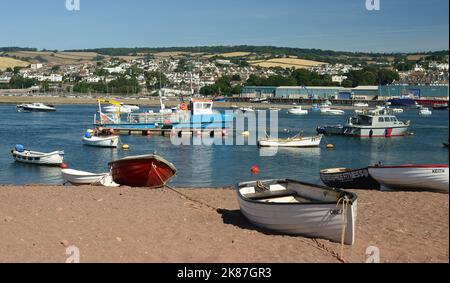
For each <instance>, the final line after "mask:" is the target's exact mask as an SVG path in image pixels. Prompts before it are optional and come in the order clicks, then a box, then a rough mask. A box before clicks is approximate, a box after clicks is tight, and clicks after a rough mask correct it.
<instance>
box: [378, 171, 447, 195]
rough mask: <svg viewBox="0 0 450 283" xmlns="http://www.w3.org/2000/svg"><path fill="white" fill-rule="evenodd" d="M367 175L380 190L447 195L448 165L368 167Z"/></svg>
mask: <svg viewBox="0 0 450 283" xmlns="http://www.w3.org/2000/svg"><path fill="white" fill-rule="evenodd" d="M369 174H370V176H372V178H374V179H375V180H377V182H379V183H380V184H381V189H382V190H429V191H436V192H446V193H448V187H449V175H448V174H449V171H448V165H428V164H417V165H415V164H408V165H401V166H370V167H369Z"/></svg>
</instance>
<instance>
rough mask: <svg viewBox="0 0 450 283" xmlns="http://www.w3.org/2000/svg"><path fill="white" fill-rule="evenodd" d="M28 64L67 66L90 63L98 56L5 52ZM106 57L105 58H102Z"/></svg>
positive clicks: (73, 53)
mask: <svg viewBox="0 0 450 283" xmlns="http://www.w3.org/2000/svg"><path fill="white" fill-rule="evenodd" d="M5 54H7V55H8V56H15V57H17V58H20V59H22V60H26V61H28V62H30V63H46V64H49V65H69V64H82V63H86V62H91V61H92V60H93V59H94V58H95V57H96V56H99V55H100V54H98V53H95V52H56V53H55V52H51V51H18V52H6V53H5ZM103 57H107V56H103Z"/></svg>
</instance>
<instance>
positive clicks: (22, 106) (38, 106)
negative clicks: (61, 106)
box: [17, 103, 56, 112]
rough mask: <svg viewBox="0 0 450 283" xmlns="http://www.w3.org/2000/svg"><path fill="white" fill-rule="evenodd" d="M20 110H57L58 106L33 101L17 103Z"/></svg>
mask: <svg viewBox="0 0 450 283" xmlns="http://www.w3.org/2000/svg"><path fill="white" fill-rule="evenodd" d="M17 109H18V110H19V111H25V112H55V111H56V108H55V107H54V106H53V105H45V104H43V103H31V104H20V105H17Z"/></svg>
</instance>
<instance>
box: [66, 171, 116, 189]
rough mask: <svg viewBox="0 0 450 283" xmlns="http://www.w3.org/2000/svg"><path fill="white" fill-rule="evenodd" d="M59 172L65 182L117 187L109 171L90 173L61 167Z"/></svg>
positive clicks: (76, 184)
mask: <svg viewBox="0 0 450 283" xmlns="http://www.w3.org/2000/svg"><path fill="white" fill-rule="evenodd" d="M61 174H62V176H63V179H64V180H65V181H66V182H69V183H71V184H72V185H75V186H83V185H93V186H105V187H118V186H119V184H116V183H115V182H114V181H113V179H112V176H111V174H110V173H101V174H96V173H90V172H84V171H78V170H73V169H62V170H61Z"/></svg>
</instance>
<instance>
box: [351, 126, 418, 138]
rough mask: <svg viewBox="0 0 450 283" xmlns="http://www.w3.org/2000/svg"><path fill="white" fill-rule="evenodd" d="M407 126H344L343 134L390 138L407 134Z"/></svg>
mask: <svg viewBox="0 0 450 283" xmlns="http://www.w3.org/2000/svg"><path fill="white" fill-rule="evenodd" d="M408 129H409V126H407V125H405V126H399V127H345V129H344V132H343V134H344V135H347V136H354V137H360V138H391V137H401V136H406V135H407V134H408Z"/></svg>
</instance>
